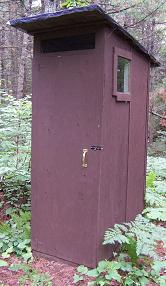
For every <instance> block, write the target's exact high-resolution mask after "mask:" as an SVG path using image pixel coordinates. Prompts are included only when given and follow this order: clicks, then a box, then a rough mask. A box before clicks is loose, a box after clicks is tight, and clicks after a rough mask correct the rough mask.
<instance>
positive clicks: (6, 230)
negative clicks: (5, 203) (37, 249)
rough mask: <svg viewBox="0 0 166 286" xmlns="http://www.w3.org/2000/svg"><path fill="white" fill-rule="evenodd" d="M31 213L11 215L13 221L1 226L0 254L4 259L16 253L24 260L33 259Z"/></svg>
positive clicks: (21, 212)
mask: <svg viewBox="0 0 166 286" xmlns="http://www.w3.org/2000/svg"><path fill="white" fill-rule="evenodd" d="M30 217H31V216H30V212H23V211H20V212H19V213H18V214H16V213H13V214H11V219H10V220H9V221H7V222H4V223H1V224H0V252H1V254H2V257H3V258H8V257H9V256H10V254H12V253H15V254H16V255H17V256H20V257H22V258H23V259H24V260H28V259H31V257H32V254H31V247H30Z"/></svg>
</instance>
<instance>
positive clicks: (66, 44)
mask: <svg viewBox="0 0 166 286" xmlns="http://www.w3.org/2000/svg"><path fill="white" fill-rule="evenodd" d="M94 48H95V33H90V34H84V35H76V36H70V37H62V38H55V39H47V40H42V41H41V52H42V53H56V52H65V51H74V50H86V49H94Z"/></svg>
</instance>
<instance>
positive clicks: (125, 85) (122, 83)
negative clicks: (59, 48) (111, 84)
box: [117, 56, 130, 93]
mask: <svg viewBox="0 0 166 286" xmlns="http://www.w3.org/2000/svg"><path fill="white" fill-rule="evenodd" d="M129 68H130V61H129V60H128V59H125V58H122V57H119V56H118V69H117V91H118V92H123V93H128V92H129Z"/></svg>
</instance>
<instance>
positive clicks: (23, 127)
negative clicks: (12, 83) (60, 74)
mask: <svg viewBox="0 0 166 286" xmlns="http://www.w3.org/2000/svg"><path fill="white" fill-rule="evenodd" d="M0 113H1V116H0V177H1V183H0V187H1V189H2V190H3V192H4V195H5V197H6V199H7V201H8V203H9V204H10V205H11V206H18V204H24V203H26V202H27V201H28V202H29V200H30V156H31V101H30V98H29V97H25V98H23V99H19V100H16V99H15V98H14V97H12V96H6V95H5V96H3V97H1V99H0Z"/></svg>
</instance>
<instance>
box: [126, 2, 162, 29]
mask: <svg viewBox="0 0 166 286" xmlns="http://www.w3.org/2000/svg"><path fill="white" fill-rule="evenodd" d="M164 4H166V1H164V2H162V3H161V4H160V5H159V6H158V7H156V8H155V9H154V10H153V11H151V12H150V13H149V14H147V15H146V16H145V17H143V18H142V19H141V20H139V21H138V22H136V23H134V24H131V25H129V26H126V27H125V28H132V27H134V26H136V25H138V24H140V23H141V22H143V21H145V20H146V19H147V18H148V17H150V16H151V15H153V14H154V13H155V12H157V11H158V9H160V8H161V7H162V6H163V5H164Z"/></svg>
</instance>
